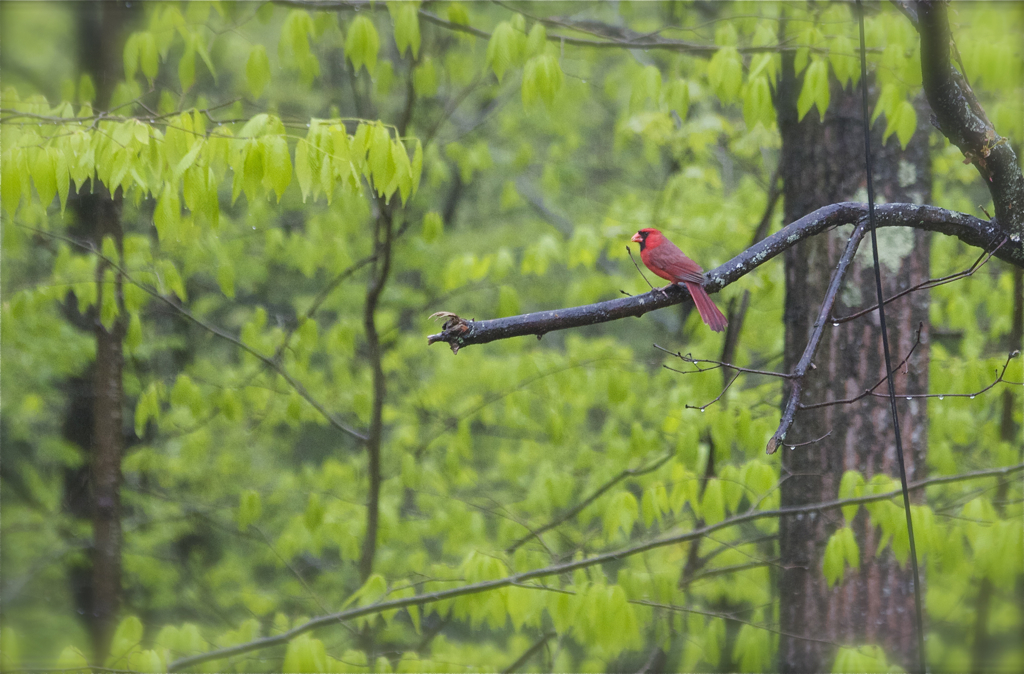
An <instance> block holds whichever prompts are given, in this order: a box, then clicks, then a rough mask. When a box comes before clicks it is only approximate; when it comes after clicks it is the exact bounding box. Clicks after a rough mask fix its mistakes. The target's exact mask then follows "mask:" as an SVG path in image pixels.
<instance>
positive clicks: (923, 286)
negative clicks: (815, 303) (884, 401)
mask: <svg viewBox="0 0 1024 674" xmlns="http://www.w3.org/2000/svg"><path fill="white" fill-rule="evenodd" d="M1009 240H1010V237H1008V236H1007V237H1004V238H1003V240H1002V241H1000V242H999V245H998V246H996V247H995V248H994V249H993V250H992V251H987V252H983V253H982V254H981V256H980V257H979V258H978V259H977V260H975V261H974V264H972V265H971V266H970V268H968V269H965V270H964V271H959V272H957V273H955V274H950V275H948V276H942V277H940V278H932V279H928V280H927V281H921V282H920V283H918V284H917V285H915V286H913V287H911V288H907V289H906V290H901V291H900V292H898V293H896V294H895V295H893V296H892V297H890V298H888V299H887V300H885V302H884V303H883V304H889V302H892V301H894V300H898V299H899V298H901V297H903V296H904V295H909V294H910V293H912V292H916V291H918V290H928V289H930V288H935V287H938V286H941V285H945V284H947V283H952V282H953V281H959V280H960V279H962V278H967V277H968V276H971V275H972V274H974V272H976V271H978V270H979V269H981V268H982V267H984V266H985V263H986V262H988V261H989V259H990V258H991V257H992V256H993V255H995V254H996V251H997V250H999V249H1000V248H1002V247H1003V244H1004V243H1006V242H1007V241H1009ZM877 309H878V304H877V303H876V304H875V305H873V306H871V307H869V308H867V309H862V310H861V311H858V312H857V313H855V314H850V315H849V316H840V317H838V318H837V317H835V316H833V317H832V325H837V324H839V323H846V322H847V321H852V320H853V319H855V318H860V317H861V316H863V315H864V314H869V313H871V312H872V311H875V310H877Z"/></svg>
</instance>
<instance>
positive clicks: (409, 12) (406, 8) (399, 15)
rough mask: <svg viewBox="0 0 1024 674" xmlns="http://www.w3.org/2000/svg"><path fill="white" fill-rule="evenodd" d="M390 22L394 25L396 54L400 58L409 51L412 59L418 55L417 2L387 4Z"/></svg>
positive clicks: (418, 25) (418, 7)
mask: <svg viewBox="0 0 1024 674" xmlns="http://www.w3.org/2000/svg"><path fill="white" fill-rule="evenodd" d="M387 6H388V12H390V14H391V20H392V21H393V22H394V24H395V45H396V46H397V47H398V54H399V56H402V55H404V54H405V52H406V51H407V50H408V51H411V52H412V57H413V58H414V59H416V58H419V55H420V17H419V9H420V3H419V2H389V3H387Z"/></svg>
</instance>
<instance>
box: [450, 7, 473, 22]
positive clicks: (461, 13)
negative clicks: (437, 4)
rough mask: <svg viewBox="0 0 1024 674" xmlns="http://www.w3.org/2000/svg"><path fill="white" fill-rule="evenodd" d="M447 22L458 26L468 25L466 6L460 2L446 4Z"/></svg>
mask: <svg viewBox="0 0 1024 674" xmlns="http://www.w3.org/2000/svg"><path fill="white" fill-rule="evenodd" d="M448 20H449V21H451V22H452V23H454V24H457V25H459V26H468V25H469V13H468V12H467V11H466V5H465V4H464V3H461V2H451V3H448Z"/></svg>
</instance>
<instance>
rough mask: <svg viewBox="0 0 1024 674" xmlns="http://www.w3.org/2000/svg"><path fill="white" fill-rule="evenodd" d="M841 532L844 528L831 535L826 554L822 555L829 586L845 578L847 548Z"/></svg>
mask: <svg viewBox="0 0 1024 674" xmlns="http://www.w3.org/2000/svg"><path fill="white" fill-rule="evenodd" d="M840 532H842V529H840V530H839V531H837V532H836V533H834V534H832V535H831V536H829V539H828V543H827V544H826V545H825V554H824V555H823V556H822V563H821V566H822V571H823V573H824V574H825V581H826V582H827V583H828V586H829V587H832V586H833V585H835V584H836V583H837V582H842V580H843V568H844V567H843V560H844V558H845V550H844V548H843V538H842V536H841V534H840Z"/></svg>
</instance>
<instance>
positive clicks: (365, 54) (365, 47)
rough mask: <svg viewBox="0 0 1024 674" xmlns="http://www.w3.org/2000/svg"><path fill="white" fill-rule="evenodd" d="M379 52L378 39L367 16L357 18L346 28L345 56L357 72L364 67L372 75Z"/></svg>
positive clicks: (375, 30)
mask: <svg viewBox="0 0 1024 674" xmlns="http://www.w3.org/2000/svg"><path fill="white" fill-rule="evenodd" d="M379 51H380V37H379V36H378V35H377V29H376V28H375V27H374V25H373V22H372V21H371V20H370V19H369V17H367V16H357V17H356V18H355V19H353V20H352V23H351V24H349V27H348V35H347V36H346V38H345V56H346V58H348V60H349V61H351V62H352V68H353V69H355V70H356V71H358V70H359V69H360V68H363V67H365V68H366V71H367V72H368V73H369V74H370V75H373V71H374V70H375V69H376V68H377V53H378V52H379Z"/></svg>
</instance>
